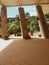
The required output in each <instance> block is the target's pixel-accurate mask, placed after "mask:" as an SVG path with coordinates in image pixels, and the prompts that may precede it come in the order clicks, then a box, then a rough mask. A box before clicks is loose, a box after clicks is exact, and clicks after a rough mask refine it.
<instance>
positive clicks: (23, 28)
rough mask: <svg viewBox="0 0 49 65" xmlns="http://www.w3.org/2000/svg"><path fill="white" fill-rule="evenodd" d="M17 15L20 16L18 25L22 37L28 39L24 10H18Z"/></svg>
mask: <svg viewBox="0 0 49 65" xmlns="http://www.w3.org/2000/svg"><path fill="white" fill-rule="evenodd" d="M19 15H20V25H21V32H22V36H23V38H24V39H30V36H29V35H28V29H27V24H26V17H25V13H24V9H23V8H22V7H20V8H19Z"/></svg>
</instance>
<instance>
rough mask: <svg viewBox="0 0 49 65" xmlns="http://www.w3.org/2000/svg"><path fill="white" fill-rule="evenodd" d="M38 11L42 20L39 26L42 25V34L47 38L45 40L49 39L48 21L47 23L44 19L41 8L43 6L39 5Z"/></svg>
mask: <svg viewBox="0 0 49 65" xmlns="http://www.w3.org/2000/svg"><path fill="white" fill-rule="evenodd" d="M36 9H37V14H38V16H39V20H40V21H39V24H40V30H41V32H42V36H43V37H45V38H49V36H48V27H47V24H46V21H45V17H44V14H43V11H42V8H41V6H39V5H37V6H36Z"/></svg>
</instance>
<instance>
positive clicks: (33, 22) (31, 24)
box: [27, 16, 39, 31]
mask: <svg viewBox="0 0 49 65" xmlns="http://www.w3.org/2000/svg"><path fill="white" fill-rule="evenodd" d="M27 28H28V29H29V31H39V25H38V20H37V17H35V16H32V17H29V18H28V19H27Z"/></svg>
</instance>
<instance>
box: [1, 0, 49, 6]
mask: <svg viewBox="0 0 49 65" xmlns="http://www.w3.org/2000/svg"><path fill="white" fill-rule="evenodd" d="M37 3H42V4H44V3H45V4H48V3H49V0H0V5H5V6H16V5H32V4H37Z"/></svg>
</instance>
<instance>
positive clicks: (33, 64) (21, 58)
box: [0, 39, 49, 65]
mask: <svg viewBox="0 0 49 65" xmlns="http://www.w3.org/2000/svg"><path fill="white" fill-rule="evenodd" d="M0 65H49V39H31V40H22V39H19V40H15V41H13V42H12V43H11V44H10V45H9V46H8V47H7V48H5V49H4V50H3V51H1V52H0Z"/></svg>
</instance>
